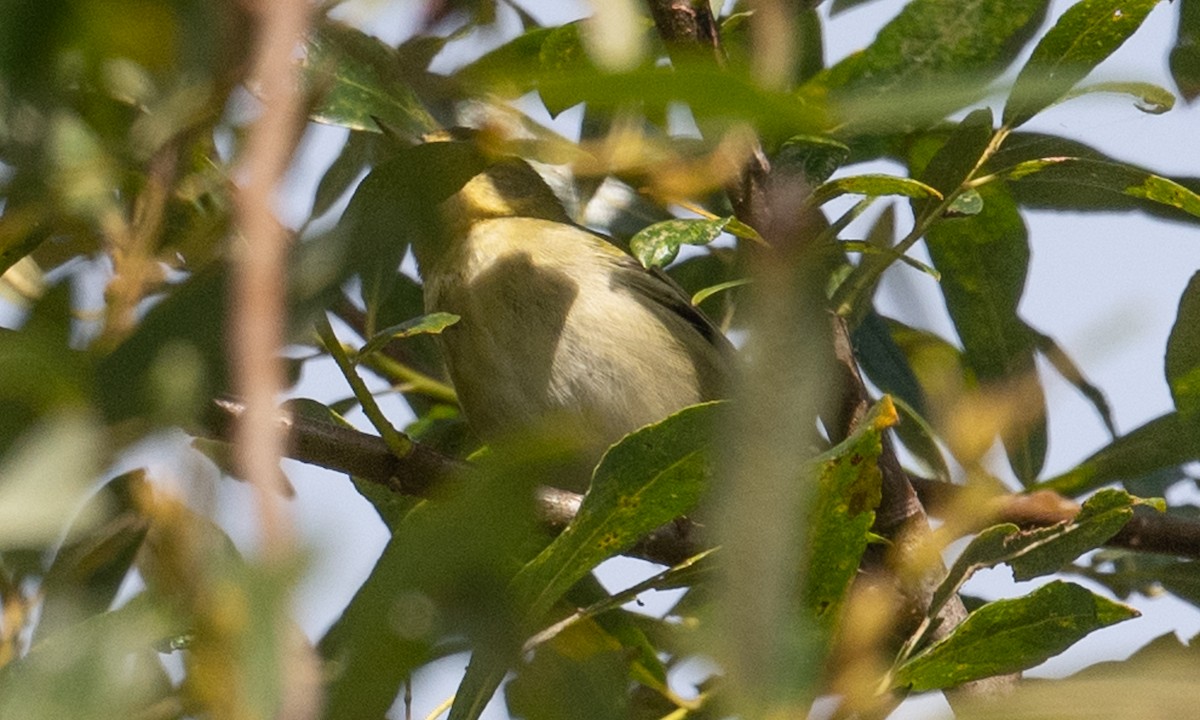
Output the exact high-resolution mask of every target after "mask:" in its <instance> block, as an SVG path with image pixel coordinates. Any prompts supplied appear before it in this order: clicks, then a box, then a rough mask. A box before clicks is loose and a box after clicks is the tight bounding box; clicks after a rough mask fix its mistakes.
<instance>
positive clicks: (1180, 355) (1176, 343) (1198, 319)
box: [1165, 272, 1200, 433]
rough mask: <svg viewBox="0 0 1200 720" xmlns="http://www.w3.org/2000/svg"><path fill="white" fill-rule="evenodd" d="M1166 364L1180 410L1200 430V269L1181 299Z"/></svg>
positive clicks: (1168, 340)
mask: <svg viewBox="0 0 1200 720" xmlns="http://www.w3.org/2000/svg"><path fill="white" fill-rule="evenodd" d="M1165 364H1166V373H1167V384H1168V385H1169V386H1170V387H1171V397H1172V398H1173V399H1174V400H1175V408H1176V410H1178V411H1179V414H1180V416H1181V417H1183V418H1185V419H1188V420H1191V421H1193V422H1194V424H1195V426H1196V430H1197V432H1198V433H1200V272H1197V273H1196V274H1195V275H1192V279H1191V280H1190V281H1189V282H1188V286H1187V289H1186V290H1184V291H1183V297H1182V298H1180V300H1179V312H1178V314H1177V315H1176V316H1175V325H1174V326H1173V327H1172V328H1171V335H1170V337H1169V338H1167V354H1166V363H1165Z"/></svg>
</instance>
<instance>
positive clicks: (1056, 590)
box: [895, 581, 1139, 692]
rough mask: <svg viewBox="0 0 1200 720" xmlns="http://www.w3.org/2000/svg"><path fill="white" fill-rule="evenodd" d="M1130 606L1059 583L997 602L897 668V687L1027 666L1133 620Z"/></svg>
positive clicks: (930, 686)
mask: <svg viewBox="0 0 1200 720" xmlns="http://www.w3.org/2000/svg"><path fill="white" fill-rule="evenodd" d="M1138 616H1139V613H1138V612H1137V611H1136V610H1134V609H1133V608H1131V607H1129V606H1127V605H1122V604H1120V603H1116V602H1113V601H1112V600H1108V599H1106V598H1103V597H1100V596H1099V595H1096V594H1094V593H1092V592H1090V591H1088V590H1086V589H1085V588H1082V587H1080V586H1079V585H1075V584H1073V583H1067V582H1062V581H1054V582H1051V583H1048V584H1046V585H1043V586H1042V587H1040V588H1038V589H1037V590H1035V591H1033V592H1032V593H1030V594H1029V595H1026V596H1024V597H1019V598H1014V599H1011V600H996V601H994V602H991V603H988V604H986V605H984V606H983V607H981V608H979V609H978V610H976V611H975V612H973V613H971V614H970V615H968V616H967V619H966V620H964V621H963V623H962V624H961V625H959V626H958V627H957V628H955V629H954V631H953V632H951V633H950V635H949V636H947V637H946V638H944V639H943V640H941V641H940V642H938V643H936V644H934V645H932V646H930V647H929V648H927V649H926V650H924V651H923V652H921V653H920V654H919V655H917V656H916V657H914V658H912V659H911V660H909V661H908V662H906V663H904V664H903V665H901V666H900V668H899V669H898V670H897V672H896V678H895V684H896V686H897V687H906V688H909V689H911V690H913V691H915V692H921V691H925V690H936V689H942V688H950V687H955V686H957V685H961V684H963V683H965V682H970V681H971V680H978V679H980V678H985V677H992V676H994V675H1003V674H1006V673H1012V672H1017V671H1019V670H1025V669H1027V668H1031V667H1033V666H1034V665H1038V664H1039V663H1041V662H1043V661H1045V660H1047V659H1048V658H1050V657H1053V656H1054V655H1057V654H1058V653H1060V652H1062V651H1063V650H1066V649H1067V648H1068V647H1070V646H1071V645H1073V644H1074V643H1075V642H1077V641H1079V640H1080V639H1082V638H1083V637H1084V636H1086V635H1088V634H1089V633H1091V632H1093V631H1095V630H1099V629H1100V628H1103V627H1107V626H1109V625H1113V624H1115V623H1118V622H1122V621H1124V620H1129V619H1131V618H1135V617H1138Z"/></svg>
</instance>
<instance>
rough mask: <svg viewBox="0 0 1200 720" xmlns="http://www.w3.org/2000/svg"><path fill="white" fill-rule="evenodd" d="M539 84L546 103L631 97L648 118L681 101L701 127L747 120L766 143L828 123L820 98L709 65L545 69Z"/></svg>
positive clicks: (601, 104)
mask: <svg viewBox="0 0 1200 720" xmlns="http://www.w3.org/2000/svg"><path fill="white" fill-rule="evenodd" d="M537 88H538V92H539V93H540V95H541V97H542V98H543V99H544V100H545V102H546V103H547V105H548V106H550V107H555V108H560V107H561V108H566V107H572V106H574V105H578V104H579V103H582V102H586V103H587V104H588V107H589V109H592V108H595V109H603V110H619V109H622V108H628V107H629V106H630V104H631V102H633V103H634V104H636V106H637V107H638V108H639V110H641V111H642V112H645V113H646V114H647V115H649V116H650V117H652V118H653V117H659V116H661V117H665V116H666V112H667V110H668V109H669V107H671V106H672V105H674V104H676V103H683V104H685V105H687V106H688V107H689V108H690V109H691V111H692V114H693V115H694V116H695V117H696V120H697V122H698V123H700V124H701V126H702V127H703V126H705V125H706V124H707V125H712V126H717V125H718V124H720V125H723V126H726V127H732V126H734V125H735V124H737V123H741V122H749V123H751V124H752V125H753V126H754V127H755V128H756V129H757V130H758V131H759V134H760V135H762V136H763V138H764V142H765V143H766V144H768V145H772V144H774V143H777V142H781V141H782V140H783V139H785V138H788V137H792V136H794V135H798V134H808V135H819V134H821V133H822V132H824V131H825V129H826V128H827V126H828V121H827V118H826V113H825V108H824V105H823V104H822V102H820V100H819V99H815V98H807V97H803V96H796V95H792V94H787V93H781V92H773V91H770V90H765V89H763V88H761V87H759V86H758V85H757V84H755V83H753V82H752V81H750V80H749V79H747V78H742V77H737V76H734V75H731V74H729V73H726V72H722V71H720V70H719V69H717V68H714V67H711V65H709V64H701V65H699V66H694V65H690V64H687V63H684V64H682V65H679V66H675V67H671V68H663V67H648V68H641V69H637V70H632V71H629V72H624V73H612V74H609V73H600V72H597V71H593V70H583V71H579V72H573V73H569V74H562V73H555V74H552V75H551V74H547V75H545V76H543V77H541V78H539V79H538V81H537Z"/></svg>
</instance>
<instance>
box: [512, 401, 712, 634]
mask: <svg viewBox="0 0 1200 720" xmlns="http://www.w3.org/2000/svg"><path fill="white" fill-rule="evenodd" d="M721 407H722V403H704V404H701V405H694V406H692V407H690V408H685V409H683V410H681V411H679V412H677V413H675V414H674V415H672V416H670V417H669V418H667V419H666V420H663V421H662V422H659V423H655V424H653V425H647V426H646V427H644V428H642V429H640V430H637V431H635V432H633V433H631V434H630V435H627V436H626V437H625V438H623V439H622V440H621V441H620V442H618V443H617V444H616V445H614V446H612V447H611V448H609V450H608V452H607V453H605V455H604V457H603V458H602V459H601V461H600V464H599V465H598V466H597V467H596V472H595V475H594V476H593V478H592V485H591V488H590V489H589V490H588V493H587V495H586V497H585V498H584V501H583V504H582V505H581V506H580V508H579V512H578V513H577V514H576V515H575V519H574V520H572V521H571V524H570V525H569V526H567V529H566V530H564V531H563V532H562V534H561V535H559V536H558V537H557V538H555V539H554V542H552V543H551V544H550V545H549V546H548V547H547V548H546V549H545V550H543V551H542V552H541V554H539V555H538V556H537V557H536V558H534V559H533V561H531V562H530V563H529V564H528V565H526V566H525V567H524V568H522V569H521V572H520V573H519V574H518V575H517V577H516V578H515V579H514V581H513V585H514V588H515V589H516V593H517V596H518V597H523V598H528V599H529V604H528V608H529V610H528V615H529V617H530V618H531V620H533V621H536V620H537V619H538V618H540V617H541V616H542V615H543V614H544V613H545V612H546V611H547V610H549V609H550V607H551V606H552V605H553V604H554V603H555V602H557V601H558V599H559V598H560V597H562V594H563V593H564V592H566V591H567V589H568V588H570V587H571V586H572V585H574V584H575V583H576V582H577V581H578V580H579V579H580V578H582V577H583V576H584V575H586V574H587V573H589V572H590V571H591V570H592V568H594V567H596V566H597V565H599V564H600V563H601V562H603V561H604V560H607V559H608V558H610V557H613V556H614V555H616V554H618V553H621V552H623V551H624V550H627V549H628V548H630V547H631V546H632V545H633V544H634V543H635V542H637V541H638V540H639V539H640V538H641V537H642V536H643V535H645V534H646V533H648V532H650V531H651V530H653V529H654V528H656V527H658V526H659V525H662V524H663V523H667V522H670V521H671V520H674V519H675V518H677V517H680V516H682V515H685V514H686V513H688V512H689V511H691V510H692V509H693V507H694V506H695V503H696V502H697V501H698V500H699V498H700V495H701V494H702V493H703V491H704V490H705V488H707V487H708V483H709V481H710V479H711V477H712V471H713V468H712V459H711V458H710V457H709V456H708V452H707V449H708V443H709V440H710V437H711V431H712V426H713V422H714V420H715V417H716V415H717V413H718V412H720V411H721Z"/></svg>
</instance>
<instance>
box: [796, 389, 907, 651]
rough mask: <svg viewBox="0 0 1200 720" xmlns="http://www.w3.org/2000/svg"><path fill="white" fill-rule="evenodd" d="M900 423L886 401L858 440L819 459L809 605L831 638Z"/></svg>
mask: <svg viewBox="0 0 1200 720" xmlns="http://www.w3.org/2000/svg"><path fill="white" fill-rule="evenodd" d="M895 422H896V410H895V407H894V406H893V405H892V402H891V399H890V398H888V397H887V396H884V399H883V400H881V401H880V402H879V403H878V404H876V406H875V407H874V408H873V409H872V410H871V413H870V414H869V415H868V416H867V417H866V418H864V420H863V422H862V423H861V424H860V425H859V428H858V430H857V431H856V432H855V433H854V434H853V435H851V436H850V437H849V438H847V439H846V440H844V441H843V442H841V443H839V444H838V445H837V446H836V447H834V448H832V449H830V450H828V451H827V452H824V453H822V454H821V455H820V457H818V458H817V459H816V468H817V492H816V495H815V497H814V498H813V500H812V504H811V505H810V507H809V511H810V515H809V522H808V545H807V547H808V548H809V550H808V552H809V556H808V557H809V563H808V568H807V572H805V574H804V580H805V584H804V595H803V602H804V604H805V606H806V607H807V609H808V611H809V612H810V613H812V616H813V617H814V618H816V620H817V624H818V625H819V626H820V627H821V628H822V629H823V630H824V631H825V632H826V633H832V632H833V631H834V628H835V627H836V625H837V622H838V620H839V619H840V618H841V609H842V605H843V604H844V602H845V600H846V597H847V594H848V593H849V591H850V585H851V583H852V582H853V580H854V578H855V577H856V576H857V575H858V571H859V565H860V564H861V562H862V555H863V552H865V551H866V549H867V542H868V539H869V537H870V530H871V525H872V524H873V523H874V521H875V508H876V507H878V506H879V499H880V492H881V491H880V487H881V475H880V472H879V466H878V465H877V464H876V461H877V460H878V458H879V453H880V451H881V449H882V446H883V433H884V431H885V430H886V429H887V428H888V427H890V426H892V425H894V424H895Z"/></svg>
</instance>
